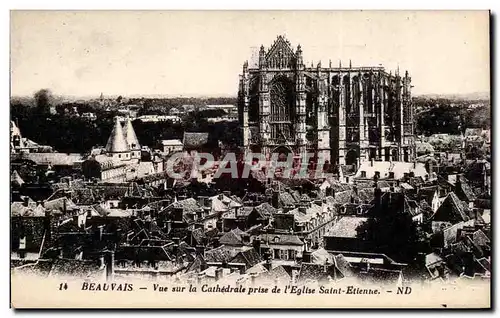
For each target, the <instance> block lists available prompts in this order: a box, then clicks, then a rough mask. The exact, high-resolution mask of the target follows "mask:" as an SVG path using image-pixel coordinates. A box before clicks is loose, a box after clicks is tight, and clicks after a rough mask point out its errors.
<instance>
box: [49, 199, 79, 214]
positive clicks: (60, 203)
mask: <svg viewBox="0 0 500 318" xmlns="http://www.w3.org/2000/svg"><path fill="white" fill-rule="evenodd" d="M65 201H66V210H73V209H76V208H77V206H76V204H75V203H73V201H72V200H71V199H68V198H65V197H63V198H58V199H54V200H50V201H46V202H45V203H44V205H43V206H44V208H45V209H46V210H52V211H54V210H55V211H60V212H63V211H64V203H65Z"/></svg>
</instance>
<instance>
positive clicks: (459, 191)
mask: <svg viewBox="0 0 500 318" xmlns="http://www.w3.org/2000/svg"><path fill="white" fill-rule="evenodd" d="M456 185H457V187H456V188H455V193H456V195H457V196H458V197H459V198H460V199H461V200H464V201H467V202H473V201H474V200H475V199H476V196H475V195H474V192H473V191H472V189H471V187H470V186H469V185H468V183H467V179H465V177H464V176H460V177H459V178H458V180H457V182H456Z"/></svg>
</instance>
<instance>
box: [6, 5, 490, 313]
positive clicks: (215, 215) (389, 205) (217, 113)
mask: <svg viewBox="0 0 500 318" xmlns="http://www.w3.org/2000/svg"><path fill="white" fill-rule="evenodd" d="M490 19H491V17H490V12H489V11H486V10H483V11H460V10H455V11H451V10H450V11H361V10H353V11H328V10H324V11H307V10H304V11H299V10H297V11H287V10H284V11H255V10H254V11H243V10H241V11H160V10H151V11H138V10H129V11H119V10H116V11H98V10H97V11H90V10H88V11H85V10H83V11H55V10H54V11H48V10H47V11H42V10H32V11H29V10H12V11H11V12H10V110H9V114H10V118H9V121H10V149H9V151H10V152H9V154H10V279H11V282H10V283H11V287H10V288H11V306H12V307H14V308H81V307H87V308H344V309H346V308H350V309H361V308H400V309H402V308H443V309H446V308H475V309H488V308H491V299H490V298H491V276H492V266H491V255H492V253H493V252H492V241H493V237H492V222H491V220H492V174H491V171H492V167H491V166H492V160H491V155H492V144H491V128H492V122H491V119H492V118H491V117H492V116H491V113H492V105H491V102H490V100H491V92H490V91H491V89H490V83H491V79H490V23H491V22H490ZM4 120H7V118H4Z"/></svg>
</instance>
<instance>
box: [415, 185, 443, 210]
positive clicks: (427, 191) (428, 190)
mask: <svg viewBox="0 0 500 318" xmlns="http://www.w3.org/2000/svg"><path fill="white" fill-rule="evenodd" d="M437 191H438V186H437V185H436V186H431V187H422V188H420V189H419V190H418V193H417V195H418V197H419V198H421V199H424V200H425V201H426V202H427V203H428V204H429V205H431V204H432V200H433V199H434V195H435V194H436V192H437Z"/></svg>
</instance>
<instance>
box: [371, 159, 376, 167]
mask: <svg viewBox="0 0 500 318" xmlns="http://www.w3.org/2000/svg"><path fill="white" fill-rule="evenodd" d="M374 161H375V159H373V158H372V159H370V166H371V167H373V164H374Z"/></svg>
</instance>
